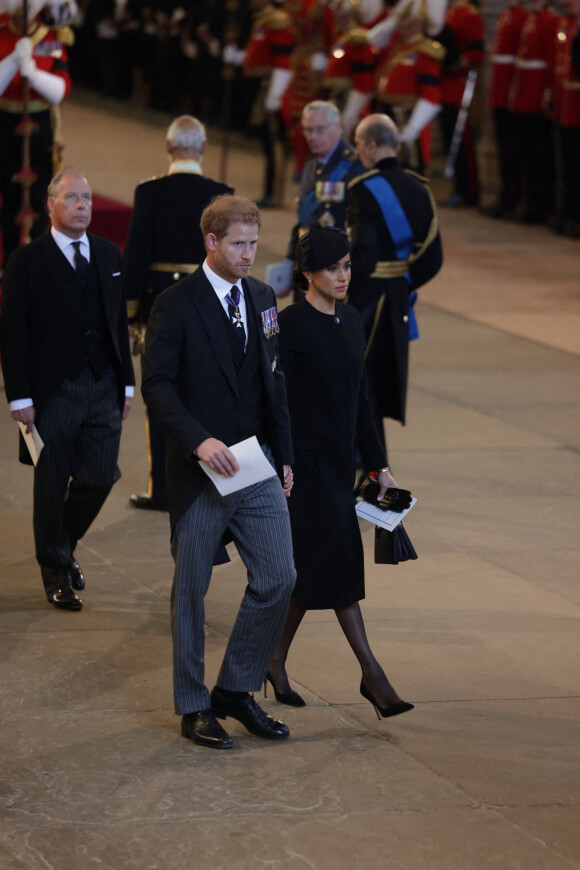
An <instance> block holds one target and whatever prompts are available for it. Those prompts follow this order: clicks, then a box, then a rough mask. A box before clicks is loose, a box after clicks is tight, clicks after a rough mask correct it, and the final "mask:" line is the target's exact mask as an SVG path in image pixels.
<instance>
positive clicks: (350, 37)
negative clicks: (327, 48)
mask: <svg viewBox="0 0 580 870" xmlns="http://www.w3.org/2000/svg"><path fill="white" fill-rule="evenodd" d="M344 42H345V43H346V45H367V44H368V38H367V31H366V30H365V29H364V27H356V26H355V27H353V28H352V29H351V30H349V31H348V33H347V34H346V36H345V39H344Z"/></svg>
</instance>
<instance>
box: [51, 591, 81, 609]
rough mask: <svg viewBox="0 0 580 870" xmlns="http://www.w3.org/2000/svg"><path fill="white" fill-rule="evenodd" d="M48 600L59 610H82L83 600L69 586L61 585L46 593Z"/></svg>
mask: <svg viewBox="0 0 580 870" xmlns="http://www.w3.org/2000/svg"><path fill="white" fill-rule="evenodd" d="M47 597H48V601H49V603H50V604H52V605H53V606H54V607H58V609H59V610H82V609H83V602H82V601H81V599H80V598H79V597H78V595H76V594H75V592H74V589H71V587H70V586H63V587H62V588H61V589H57V590H56V591H55V592H50V593H49V594H48V596H47Z"/></svg>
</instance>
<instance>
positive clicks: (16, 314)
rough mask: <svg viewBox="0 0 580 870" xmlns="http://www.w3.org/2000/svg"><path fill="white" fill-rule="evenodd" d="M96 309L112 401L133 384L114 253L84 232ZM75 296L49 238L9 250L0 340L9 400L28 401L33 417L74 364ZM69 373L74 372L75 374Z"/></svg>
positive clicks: (79, 337) (78, 320) (79, 323)
mask: <svg viewBox="0 0 580 870" xmlns="http://www.w3.org/2000/svg"><path fill="white" fill-rule="evenodd" d="M89 243H90V246H91V260H92V259H93V258H94V261H95V263H96V266H97V271H98V274H99V285H100V290H101V297H102V300H103V310H104V312H105V319H106V322H107V325H108V328H109V333H110V336H111V341H112V346H113V349H114V356H115V360H114V362H115V369H116V373H117V385H118V390H119V402H120V404H121V405H122V404H123V402H124V395H125V387H126V386H128V385H132V384H134V383H135V376H134V374H133V364H132V362H131V352H130V349H129V338H128V332H127V310H126V303H125V295H124V292H123V282H122V279H121V255H120V252H119V249H118V248H117V246H116V245H114V244H113V243H112V242H109V241H107V240H106V239H101V238H99V237H98V236H93V235H92V234H90V233H89ZM82 304H83V303H82V298H81V296H80V295H79V292H78V287H77V285H76V279H75V272H74V269H73V268H72V266H71V265H70V263H69V262H68V260H67V259H66V257H65V256H64V254H63V253H62V251H61V250H60V249H59V247H58V245H57V244H56V242H55V241H54V239H53V238H52V235H51V234H50V233H46V234H45V235H44V236H41V237H40V238H39V239H36V240H35V241H34V242H31V243H30V244H29V245H24V246H23V247H21V248H18V250H16V251H14V253H13V254H12V256H11V257H10V259H9V260H8V264H7V267H6V272H5V275H4V281H3V287H2V317H1V322H0V338H1V348H2V369H3V371H4V380H5V384H6V398H7V399H8V401H9V402H11V401H14V400H16V399H26V398H29V397H31V398H32V400H33V402H34V406H35V408H36V411H37V412H42V409H43V408H44V407H46V404H47V403H48V400H49V399H50V398H51V396H52V395H54V393H55V392H56V390H57V389H58V387H59V386H60V384H61V383H62V382H63V380H64V379H65V378H66V377H68V376H69V374H70V372H71V370H72V368H73V367H74V366H75V364H76V363H77V359H78V353H79V352H80V345H81V344H82V342H83V340H84V339H83V312H82ZM75 373H76V372H75Z"/></svg>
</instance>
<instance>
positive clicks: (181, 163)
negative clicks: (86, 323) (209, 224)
mask: <svg viewBox="0 0 580 870" xmlns="http://www.w3.org/2000/svg"><path fill="white" fill-rule="evenodd" d="M205 147H206V135H205V128H204V126H203V124H202V123H201V122H200V121H198V120H197V118H194V117H193V116H192V115H182V116H181V117H179V118H176V120H175V121H173V123H172V124H171V125H170V127H169V129H168V130H167V138H166V149H167V153H168V155H169V160H170V165H169V171H168V173H167V175H164V176H162V177H161V178H153V179H151V180H149V181H144V182H142V183H141V184H140V185H139V186H138V187H137V189H136V190H135V200H134V204H133V214H132V217H131V226H130V228H129V237H128V239H127V244H126V246H125V252H124V268H125V283H126V287H127V314H128V317H129V322H130V323H132V324H133V325H134V329H135V341H134V352H136V353H139V351H140V350H142V344H143V342H142V339H141V336H142V335H143V333H144V330H145V326H146V324H147V321H148V319H149V312H150V311H151V306H152V305H153V302H154V301H155V299H156V298H157V296H158V295H159V294H160V293H161V291H162V290H165V288H166V287H169V285H170V284H173V283H174V282H175V281H179V280H180V279H181V278H183V277H184V276H185V275H189V274H191V273H192V272H194V271H195V270H196V269H197V267H198V265H199V264H200V263H201V262H202V260H203V259H204V256H205V247H204V242H203V236H202V233H201V228H200V223H199V222H200V219H201V214H202V212H203V210H204V208H205V207H206V206H207V205H208V204H209V203H210V201H211V200H212V199H213V198H214V197H216V196H219V195H220V194H224V193H233V190H232V188H231V187H228V186H227V185H225V184H220V183H219V182H217V181H212V179H210V178H204V176H203V175H202V169H201V160H202V157H203V153H204V151H205ZM147 440H148V452H149V486H148V489H147V492H145V493H141V494H133V495H132V496H131V504H132V505H133V506H134V507H136V508H146V509H147V508H148V509H153V510H166V497H165V433H164V431H163V429H162V428H161V426H160V425H159V424H158V423H157V421H156V420H155V417H154V416H153V415H152V414H150V413H149V411H147Z"/></svg>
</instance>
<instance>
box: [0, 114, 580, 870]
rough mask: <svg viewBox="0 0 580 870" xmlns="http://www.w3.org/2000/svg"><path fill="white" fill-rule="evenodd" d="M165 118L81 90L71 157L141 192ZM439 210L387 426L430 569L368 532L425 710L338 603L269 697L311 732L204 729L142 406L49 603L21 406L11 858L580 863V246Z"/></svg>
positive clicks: (8, 637) (11, 523)
mask: <svg viewBox="0 0 580 870" xmlns="http://www.w3.org/2000/svg"><path fill="white" fill-rule="evenodd" d="M163 124H164V119H163V120H162V121H161V122H154V121H148V120H147V119H142V118H141V119H137V118H133V117H131V116H130V115H129V114H125V115H123V114H122V113H118V114H116V115H115V114H110V113H103V112H101V111H98V110H95V109H88V108H86V107H83V106H82V105H79V104H75V103H73V102H71V103H70V105H69V106H67V108H66V112H65V134H66V137H67V142H68V155H67V158H68V161H69V162H70V163H75V164H80V165H82V167H83V168H84V169H85V170H86V172H87V174H88V176H89V179H90V180H91V182H92V183H93V186H94V189H95V190H97V191H98V192H99V193H102V194H105V195H109V196H113V197H116V198H118V199H122V200H125V201H130V200H131V196H132V191H133V188H134V186H135V184H136V183H137V182H138V181H139V180H141V179H142V178H144V177H147V176H148V175H151V174H154V173H157V174H159V173H161V172H163V171H164V168H165V159H164V155H163V138H164V136H163V133H164V129H163ZM218 167H219V153H217V149H216V148H215V147H212V148H210V151H209V154H208V156H207V159H206V162H205V169H206V172H207V174H209V175H214V176H216V175H217V174H218V171H219V169H218ZM260 172H261V161H260V158H259V155H258V154H257V147H256V149H254V151H247V150H245V151H241V150H239V149H238V148H237V147H232V148H231V150H230V155H229V171H228V181H229V182H230V183H231V184H233V185H234V186H235V187H236V188H237V189H238V190H239V191H240V192H243V193H246V194H248V195H250V196H254V197H255V196H258V195H259V194H260V192H261V190H260ZM290 199H291V195H290V194H289V201H290ZM292 220H293V214H292V207H291V204H289V205H288V207H287V208H286V209H285V210H279V211H274V212H267V213H265V223H264V227H263V230H262V240H261V249H260V253H259V261H258V263H257V268H256V275H257V276H258V277H261V276H262V275H263V269H264V266H265V265H266V264H267V263H268V262H273V261H275V260H278V259H280V258H281V257H282V256H283V255H284V253H285V247H286V243H287V239H288V234H289V228H290V226H291V224H292ZM441 223H442V228H443V238H444V244H445V250H446V264H445V267H444V270H443V272H442V273H441V275H440V277H438V278H437V279H436V281H434V282H433V283H432V284H431V285H430V286H429V287H428V288H426V289H425V290H424V291H422V293H421V302H420V306H419V320H420V327H421V333H422V338H421V340H420V341H418V342H415V343H414V345H413V346H412V354H411V355H412V365H411V389H410V397H409V415H408V416H409V419H408V424H407V426H406V427H405V428H402V427H400V426H398V425H395V424H393V423H391V424H389V425H388V426H387V431H388V437H389V442H390V448H391V458H392V465H393V466H394V470H395V473H396V475H397V477H398V479H399V482H400V483H401V485H404V486H407V487H409V488H410V489H411V490H412V491H413V493H414V495H416V496H417V498H418V504H417V506H416V508H415V509H414V511H413V513H412V514H411V516H410V518H409V520H408V522H407V528H408V531H409V533H410V535H411V537H412V539H413V542H414V544H415V546H416V548H417V550H418V552H419V559H418V561H417V562H414V563H409V564H404V565H399V566H398V567H396V568H395V567H389V568H385V567H380V566H374V565H373V563H372V529H371V527H370V526H366V525H365V526H364V528H363V538H364V541H365V550H366V553H367V557H368V558H367V598H366V601H365V602H364V605H363V610H364V615H365V618H366V622H367V628H368V633H369V636H370V639H371V643H372V646H373V648H374V650H375V652H376V654H377V657H378V658H379V659H380V661H381V662H382V663H383V664H384V666H385V669H386V670H387V672H388V673H389V675H390V676H391V678H392V680H393V682H394V683H395V685H396V686H397V688H398V689H399V691H400V693H401V694H402V695H403V696H404V697H405V698H407V699H409V700H412V701H413V702H414V703H415V705H416V706H415V709H414V710H413V711H412V712H411V713H409V714H407V715H406V716H403V717H400V718H399V719H394V720H383V721H380V722H378V721H377V719H376V718H375V714H374V712H373V710H372V708H371V706H370V705H369V704H368V703H367V702H366V701H364V700H363V699H362V698H361V696H360V695H359V693H358V683H359V679H360V674H359V672H358V667H357V664H356V660H355V659H354V657H353V655H352V653H351V652H350V649H349V648H348V646H347V644H346V641H345V640H344V638H343V637H342V635H341V633H340V630H339V628H338V625H337V622H336V619H335V617H334V615H333V614H332V613H310V614H308V615H307V617H306V619H305V622H304V625H303V627H302V628H301V629H300V632H299V634H298V635H297V638H296V642H295V645H294V646H293V648H292V651H291V654H290V658H289V672H290V674H291V676H292V678H293V681H294V683H295V685H296V687H297V689H298V690H299V691H300V692H302V693H303V694H304V696H305V698H306V700H307V702H308V705H307V706H306V707H305V708H304V709H301V710H296V709H289V708H283V707H281V706H280V705H278V704H276V702H275V701H274V700H273V699H271V698H268V699H267V700H266V701H265V706H266V708H267V709H268V711H270V712H272V713H274V714H276V715H278V716H280V718H283V719H284V721H286V722H287V723H288V725H289V726H290V729H291V732H292V736H291V739H290V740H289V741H288V742H287V743H284V744H282V745H279V744H276V743H273V744H270V743H268V742H266V741H260V740H258V739H256V738H253V737H251V736H250V735H248V734H247V733H246V732H245V731H244V729H243V728H242V727H241V726H238V725H237V723H232V720H228V728H229V729H230V731H231V733H232V734H233V736H234V739H235V748H234V749H233V750H231V751H229V752H227V753H219V752H212V751H211V750H207V749H203V748H200V747H196V746H194V745H193V744H192V743H191V742H190V741H185V740H183V739H182V738H181V737H180V736H179V720H178V719H177V718H176V717H175V716H174V715H173V711H172V692H171V641H170V631H169V618H168V610H169V606H168V601H169V592H170V586H171V573H172V564H171V558H170V555H169V549H168V525H167V518H166V516H165V515H163V514H150V515H149V514H144V515H142V514H140V513H138V512H136V511H134V510H133V509H131V508H130V506H129V505H128V497H129V494H130V493H131V492H138V491H141V490H142V489H143V488H144V486H145V477H146V473H145V472H146V456H145V443H144V424H143V407H142V403H141V401H140V399H138V400H137V402H136V406H135V408H134V410H133V412H132V414H131V416H130V418H129V420H128V421H127V424H126V426H125V432H124V437H123V442H122V451H121V458H120V465H121V469H122V471H123V477H122V479H121V480H120V481H119V483H118V484H117V485H116V486H115V489H114V491H113V493H112V495H111V496H110V498H109V500H108V502H107V504H106V506H105V508H104V509H103V511H102V513H101V515H100V516H99V518H98V520H97V522H96V524H95V526H94V527H93V529H92V530H91V531H90V532H89V534H88V535H87V536H86V539H85V540H84V541H83V542H82V544H81V545H80V546H79V550H78V557H79V561H80V562H81V564H82V566H83V570H84V572H85V575H86V577H87V589H86V591H85V593H84V594H83V599H84V601H85V608H84V610H83V612H82V613H80V614H69V613H58V612H57V611H54V610H52V609H51V608H49V606H48V605H47V604H46V602H45V601H44V599H43V595H42V592H41V585H40V581H39V578H38V570H37V567H36V565H35V561H34V557H33V546H32V535H31V475H30V471H29V470H28V469H26V468H24V467H21V466H19V465H18V463H17V461H16V458H15V454H16V431H15V429H14V428H13V424H12V422H11V421H10V419H9V416H8V414H7V413H4V414H2V415H1V416H0V432H1V440H0V456H1V459H2V463H1V466H0V475H1V481H2V486H1V488H0V528H1V529H2V548H1V553H0V574H1V580H2V584H1V587H0V602H1V614H0V651H1V664H0V669H1V675H2V679H1V686H0V724H1V732H0V747H1V757H2V762H1V764H2V774H1V780H0V807H1V809H0V866H1V867H2V868H7V870H8V868H9V870H13V868H14V870H17V868H27V870H89V868H95V867H98V868H102V870H122V868H128V870H129V868H138V870H186V868H187V870H210V868H211V870H214V868H216V870H218V868H226V867H227V868H235V870H255V868H256V870H258V868H268V870H282V868H284V870H300V868H310V870H312V868H315V870H343V868H344V870H346V868H349V870H350V868H356V870H359V868H360V870H367V868H375V867H379V868H383V867H384V868H389V870H418V868H421V870H487V868H502V870H556V868H580V833H579V822H580V812H579V803H580V758H579V755H580V750H579V714H580V691H579V687H578V652H579V637H578V625H579V617H580V591H579V586H578V573H579V570H578V569H579V558H578V526H579V521H580V504H579V500H578V484H579V482H580V455H579V453H580V413H579V400H580V288H579V286H578V281H577V273H578V263H579V254H580V244H579V243H578V242H572V241H568V240H565V239H559V238H556V237H555V236H553V235H551V234H550V233H549V232H548V231H547V230H545V229H543V228H522V227H519V226H516V225H513V224H505V223H496V222H492V221H490V220H488V219H486V218H484V217H482V216H480V215H478V214H475V213H469V212H461V213H459V212H453V213H449V212H445V211H443V210H442V212H441ZM243 587H244V575H243V570H242V567H241V564H240V561H239V559H238V557H237V556H236V555H234V559H233V564H231V565H230V566H224V567H221V568H219V569H217V570H216V572H215V576H214V579H213V583H212V586H211V589H210V592H209V594H208V597H207V682H208V684H209V685H210V686H211V685H212V681H213V680H214V679H215V676H216V674H217V670H218V667H219V662H220V660H221V655H222V653H223V650H224V646H225V643H226V640H227V635H228V631H229V628H230V626H231V624H232V621H233V618H234V615H235V612H236V609H237V604H238V602H239V599H240V597H241V594H242V590H243Z"/></svg>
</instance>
